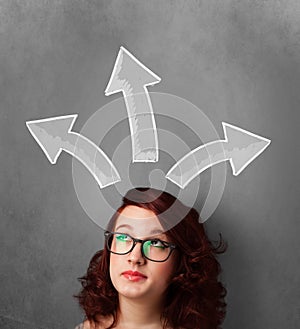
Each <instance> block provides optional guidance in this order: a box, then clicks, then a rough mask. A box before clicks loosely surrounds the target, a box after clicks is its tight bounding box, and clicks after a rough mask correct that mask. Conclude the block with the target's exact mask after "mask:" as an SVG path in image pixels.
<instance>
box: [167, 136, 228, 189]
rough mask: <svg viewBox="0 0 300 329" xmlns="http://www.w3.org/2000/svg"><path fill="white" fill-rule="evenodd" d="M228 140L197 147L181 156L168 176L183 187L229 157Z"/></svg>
mask: <svg viewBox="0 0 300 329" xmlns="http://www.w3.org/2000/svg"><path fill="white" fill-rule="evenodd" d="M226 146H227V141H225V140H218V141H214V142H210V143H207V144H204V145H201V146H199V147H197V148H196V149H194V150H192V151H191V152H189V153H187V154H186V155H185V156H184V157H183V158H181V159H180V160H179V161H178V162H177V163H176V164H175V165H174V166H173V167H172V168H171V169H170V170H169V171H168V173H167V175H166V176H167V178H168V179H170V180H171V181H173V182H174V183H175V184H177V185H178V186H179V187H181V188H185V187H186V186H187V185H188V184H189V182H190V181H191V180H193V179H194V178H195V177H196V176H197V175H199V174H201V173H202V172H203V171H205V170H206V169H208V168H210V167H212V166H213V165H215V164H218V163H220V162H223V161H226V160H228V159H229V157H228V155H227V151H225V150H224V147H226Z"/></svg>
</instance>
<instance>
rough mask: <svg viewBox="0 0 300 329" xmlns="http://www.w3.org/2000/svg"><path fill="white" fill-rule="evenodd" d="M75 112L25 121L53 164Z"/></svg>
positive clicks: (71, 124) (69, 129) (75, 115)
mask: <svg viewBox="0 0 300 329" xmlns="http://www.w3.org/2000/svg"><path fill="white" fill-rule="evenodd" d="M76 118H77V114H72V115H66V116H59V117H52V118H47V119H41V120H33V121H26V126H27V128H28V130H29V132H30V133H31V135H32V136H33V138H34V139H35V140H36V142H37V143H38V144H39V146H40V147H41V149H42V150H43V151H44V153H45V155H46V157H47V158H48V160H49V161H50V162H51V163H52V164H55V163H56V161H57V158H58V157H59V155H60V153H61V151H62V146H63V143H64V142H66V136H67V134H68V133H69V132H70V131H71V129H72V127H73V125H74V122H75V120H76Z"/></svg>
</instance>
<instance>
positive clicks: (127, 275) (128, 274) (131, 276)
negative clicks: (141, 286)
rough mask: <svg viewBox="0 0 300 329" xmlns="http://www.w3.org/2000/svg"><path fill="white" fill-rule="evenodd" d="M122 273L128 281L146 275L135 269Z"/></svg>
mask: <svg viewBox="0 0 300 329" xmlns="http://www.w3.org/2000/svg"><path fill="white" fill-rule="evenodd" d="M122 275H123V276H124V277H125V278H126V279H127V280H129V281H133V282H137V281H141V280H145V279H147V277H146V275H144V274H142V273H140V272H137V271H125V272H123V273H122Z"/></svg>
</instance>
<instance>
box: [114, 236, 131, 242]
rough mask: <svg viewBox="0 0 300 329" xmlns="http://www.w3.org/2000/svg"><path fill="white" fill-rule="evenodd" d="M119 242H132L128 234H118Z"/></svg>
mask: <svg viewBox="0 0 300 329" xmlns="http://www.w3.org/2000/svg"><path fill="white" fill-rule="evenodd" d="M116 240H117V241H130V240H131V239H130V237H129V236H128V235H127V234H116Z"/></svg>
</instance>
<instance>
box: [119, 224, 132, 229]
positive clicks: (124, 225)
mask: <svg viewBox="0 0 300 329" xmlns="http://www.w3.org/2000/svg"><path fill="white" fill-rule="evenodd" d="M122 227H125V228H128V229H130V230H132V226H130V225H128V224H122V225H119V226H118V227H116V231H118V230H119V229H120V228H122Z"/></svg>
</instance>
